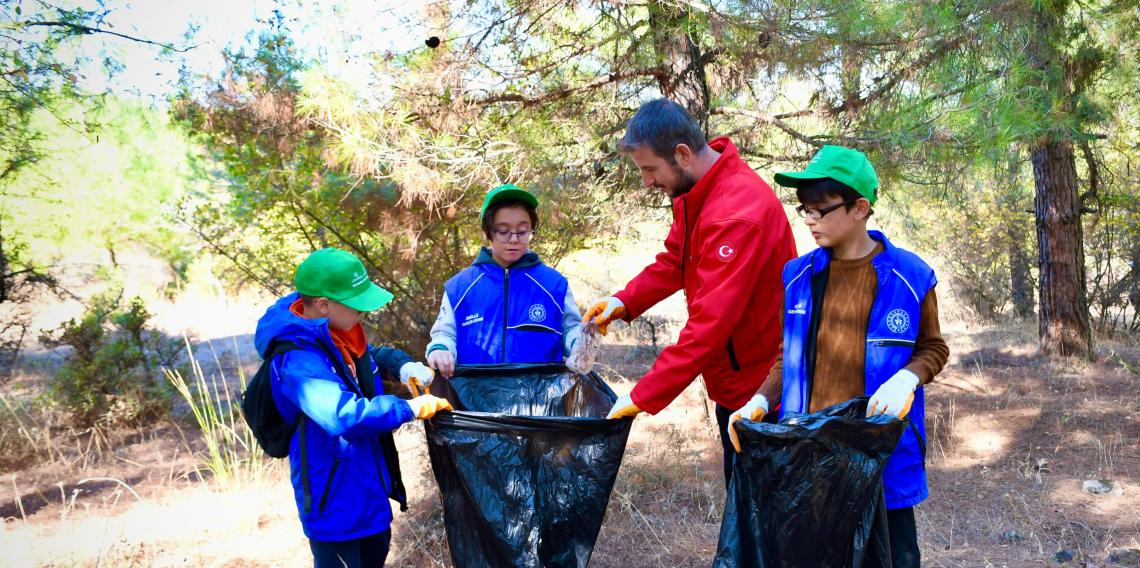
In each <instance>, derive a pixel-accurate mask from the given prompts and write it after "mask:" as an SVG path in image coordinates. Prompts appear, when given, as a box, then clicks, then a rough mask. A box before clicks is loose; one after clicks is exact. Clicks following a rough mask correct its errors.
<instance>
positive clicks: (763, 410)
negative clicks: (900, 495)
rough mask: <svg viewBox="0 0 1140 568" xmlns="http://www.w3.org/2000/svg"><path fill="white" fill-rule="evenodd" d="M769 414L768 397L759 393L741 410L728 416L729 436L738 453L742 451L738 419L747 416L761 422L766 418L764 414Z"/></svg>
mask: <svg viewBox="0 0 1140 568" xmlns="http://www.w3.org/2000/svg"><path fill="white" fill-rule="evenodd" d="M765 414H768V398H767V397H765V396H764V395H762V394H757V395H756V396H754V397H752V400H750V401H748V402H747V403H746V404H745V405H744V406H742V407H740V410H737V411H736V412H733V413H732V414H731V415H730V416H729V417H728V438H729V440H730V441H731V442H732V447H733V448H736V453H738V454H739V453H740V436H739V435H738V434H737V433H736V421H737V420H742V419H744V418H747V419H749V420H751V421H753V422H759V421H761V420H763V419H764V415H765Z"/></svg>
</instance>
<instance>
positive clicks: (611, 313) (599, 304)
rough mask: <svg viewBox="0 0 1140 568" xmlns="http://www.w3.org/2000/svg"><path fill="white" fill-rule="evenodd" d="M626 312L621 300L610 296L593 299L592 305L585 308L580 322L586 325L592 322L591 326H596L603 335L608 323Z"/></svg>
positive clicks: (623, 315) (622, 316)
mask: <svg viewBox="0 0 1140 568" xmlns="http://www.w3.org/2000/svg"><path fill="white" fill-rule="evenodd" d="M626 313H627V312H626V309H625V304H623V303H622V301H621V300H619V299H617V298H615V297H613V296H610V297H608V298H602V299H601V300H597V301H595V302H594V305H593V306H591V307H590V309H588V310H586V315H584V316H582V323H584V324H586V325H587V326H589V324H590V323H593V324H594V325H593V327H596V328H597V329H598V331H599V332H601V334H602V335H605V334H606V331H607V330H608V329H609V327H610V323H611V322H613V321H614V320H619V319H622V318H624V317H625V316H626Z"/></svg>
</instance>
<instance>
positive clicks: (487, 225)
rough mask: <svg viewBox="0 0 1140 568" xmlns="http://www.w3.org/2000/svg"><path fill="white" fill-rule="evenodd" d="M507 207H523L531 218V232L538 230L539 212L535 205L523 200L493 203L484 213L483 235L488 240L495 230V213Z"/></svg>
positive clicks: (503, 200) (505, 200) (504, 200)
mask: <svg viewBox="0 0 1140 568" xmlns="http://www.w3.org/2000/svg"><path fill="white" fill-rule="evenodd" d="M506 207H522V208H523V209H525V210H526V214H527V215H529V216H530V230H532V231H537V230H538V210H537V209H535V207H534V206H533V205H531V204H530V203H527V202H525V201H523V200H521V199H502V200H499V201H496V202H494V203H492V204H491V205H490V206H488V207H487V211H486V212H485V213H483V235H484V236H486V237H487V239H488V240H490V239H491V233H492V232H493V231H494V230H495V213H498V212H499V210H500V209H503V208H506Z"/></svg>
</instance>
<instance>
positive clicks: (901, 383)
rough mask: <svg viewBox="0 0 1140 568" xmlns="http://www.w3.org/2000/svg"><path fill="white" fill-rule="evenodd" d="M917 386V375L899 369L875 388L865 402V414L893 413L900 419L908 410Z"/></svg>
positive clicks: (904, 416)
mask: <svg viewBox="0 0 1140 568" xmlns="http://www.w3.org/2000/svg"><path fill="white" fill-rule="evenodd" d="M916 388H918V375H916V374H914V373H912V372H910V371H908V370H906V369H901V370H899V372H897V373H895V374H894V375H893V376H892V377H891V378H889V379H887V382H885V383H883V384H882V385H880V386H879V388H878V389H876V390H875V394H874V395H872V396H871V400H870V401H868V402H867V416H874V415H876V414H893V415H895V416H897V417H898V418H899V419H900V420H901V419H903V418H906V415H907V413H908V412H910V405H911V403H913V402H914V389H916Z"/></svg>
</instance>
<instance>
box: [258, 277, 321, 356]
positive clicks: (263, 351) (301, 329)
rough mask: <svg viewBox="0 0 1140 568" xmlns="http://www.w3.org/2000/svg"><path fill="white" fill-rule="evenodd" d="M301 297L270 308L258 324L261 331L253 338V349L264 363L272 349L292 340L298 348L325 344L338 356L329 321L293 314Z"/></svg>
mask: <svg viewBox="0 0 1140 568" xmlns="http://www.w3.org/2000/svg"><path fill="white" fill-rule="evenodd" d="M300 297H301V294H300V293H298V292H293V293H292V294H289V295H288V296H285V297H284V298H281V299H279V300H277V301H276V302H274V303H273V305H272V306H269V309H267V310H265V314H264V315H262V316H261V319H259V320H257V331H256V332H254V334H253V346H254V347H255V348H256V349H257V354H258V355H260V356H261V358H262V359H264V358H265V356H266V355H268V354H269V347H270V345H272V344H273V342H274V341H275V340H278V339H289V340H290V341H292V342H293V343H298V344H300V343H309V344H313V345H320V344H322V343H323V344H324V346H325V347H327V348H329V349H332V351H331V352H333V353H336V350H335V346H334V344H333V341H332V335H330V334H329V320H328V319H326V318H319V319H306V318H303V317H301V316H298V315H297V314H294V313H293V312H291V311H289V306H292V305H293V302H296V301H297V300H298V299H299V298H300Z"/></svg>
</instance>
